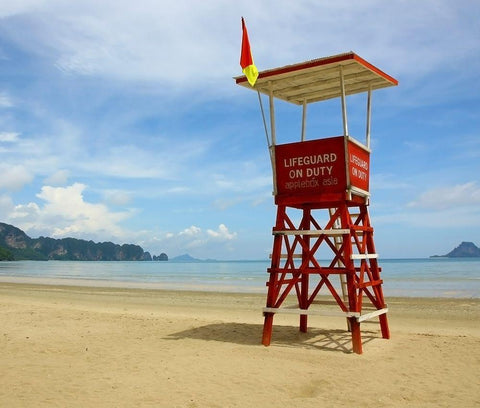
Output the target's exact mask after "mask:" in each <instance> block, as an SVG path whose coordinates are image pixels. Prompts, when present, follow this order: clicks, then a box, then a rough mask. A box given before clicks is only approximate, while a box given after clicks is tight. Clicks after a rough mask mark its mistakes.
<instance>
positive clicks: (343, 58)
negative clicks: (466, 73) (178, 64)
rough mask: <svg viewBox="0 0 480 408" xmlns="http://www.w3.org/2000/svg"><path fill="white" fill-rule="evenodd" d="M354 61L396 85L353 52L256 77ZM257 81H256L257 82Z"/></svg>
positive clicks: (383, 73)
mask: <svg viewBox="0 0 480 408" xmlns="http://www.w3.org/2000/svg"><path fill="white" fill-rule="evenodd" d="M352 59H353V60H355V61H357V62H358V63H360V64H362V65H363V66H364V67H366V68H368V69H370V70H371V71H373V72H375V73H376V74H378V75H380V76H381V77H383V78H384V79H386V80H387V81H389V82H391V83H392V84H395V85H398V81H397V80H396V79H395V78H393V77H391V76H390V75H388V74H386V73H385V72H383V71H382V70H380V69H378V68H377V67H375V66H374V65H372V64H370V63H369V62H367V61H365V60H364V59H363V58H361V57H359V56H358V55H357V54H355V53H353V52H349V53H346V54H340V55H335V56H333V57H327V58H320V59H316V60H312V61H307V62H304V63H300V64H295V65H288V66H286V67H283V68H277V69H275V68H274V69H271V70H267V71H263V72H260V73H259V75H258V79H262V78H268V77H271V76H274V75H280V74H287V73H289V72H294V71H299V70H302V69H307V68H313V67H318V66H322V65H328V64H333V63H336V62H342V61H348V60H352ZM258 79H257V80H258ZM246 81H247V78H246V77H245V76H242V77H239V78H236V79H235V82H236V83H237V84H240V83H243V82H246Z"/></svg>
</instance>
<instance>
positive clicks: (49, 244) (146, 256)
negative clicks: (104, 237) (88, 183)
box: [0, 222, 168, 261]
mask: <svg viewBox="0 0 480 408" xmlns="http://www.w3.org/2000/svg"><path fill="white" fill-rule="evenodd" d="M20 260H38V261H48V260H62V261H152V260H154V261H168V255H167V254H165V253H161V254H160V255H158V256H156V255H154V256H153V258H152V256H151V255H150V253H149V252H145V251H144V250H143V248H142V247H141V246H139V245H134V244H123V245H118V244H114V243H113V242H97V243H96V242H93V241H86V240H84V239H76V238H62V239H54V238H48V237H40V238H30V237H29V236H28V235H27V234H25V232H23V231H22V230H21V229H19V228H17V227H15V226H13V225H9V224H5V223H3V222H0V261H20Z"/></svg>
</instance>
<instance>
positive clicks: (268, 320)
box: [262, 313, 274, 346]
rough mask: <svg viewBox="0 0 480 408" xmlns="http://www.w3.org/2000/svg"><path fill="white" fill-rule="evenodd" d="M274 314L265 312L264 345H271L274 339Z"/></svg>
mask: <svg viewBox="0 0 480 408" xmlns="http://www.w3.org/2000/svg"><path fill="white" fill-rule="evenodd" d="M273 315H274V314H273V313H265V320H264V323H263V336H262V344H263V345H264V346H269V345H270V341H271V340H272V329H273Z"/></svg>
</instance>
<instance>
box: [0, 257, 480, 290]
mask: <svg viewBox="0 0 480 408" xmlns="http://www.w3.org/2000/svg"><path fill="white" fill-rule="evenodd" d="M269 265H270V263H269V261H225V262H171V261H167V262H153V261H152V262H85V261H84V262H77V261H14V262H0V281H3V282H30V283H46V284H68V285H81V286H98V287H124V288H144V289H172V290H194V291H220V292H240V293H265V294H266V286H265V282H266V281H267V279H268V274H267V273H266V270H267V268H268V267H269ZM379 265H380V266H381V268H382V273H381V276H382V279H383V281H384V283H383V290H384V294H385V297H388V296H407V297H454V298H478V297H480V259H479V258H462V259H458V258H456V259H453V258H427V259H383V260H382V259H380V260H379ZM333 280H334V278H332V281H333ZM337 286H338V285H337ZM321 293H322V292H321Z"/></svg>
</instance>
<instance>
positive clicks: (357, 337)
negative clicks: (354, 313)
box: [349, 317, 362, 354]
mask: <svg viewBox="0 0 480 408" xmlns="http://www.w3.org/2000/svg"><path fill="white" fill-rule="evenodd" d="M349 320H350V328H351V330H352V348H353V352H354V353H356V354H362V333H361V332H360V323H358V322H357V319H356V318H355V317H351V318H350V319H349Z"/></svg>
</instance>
